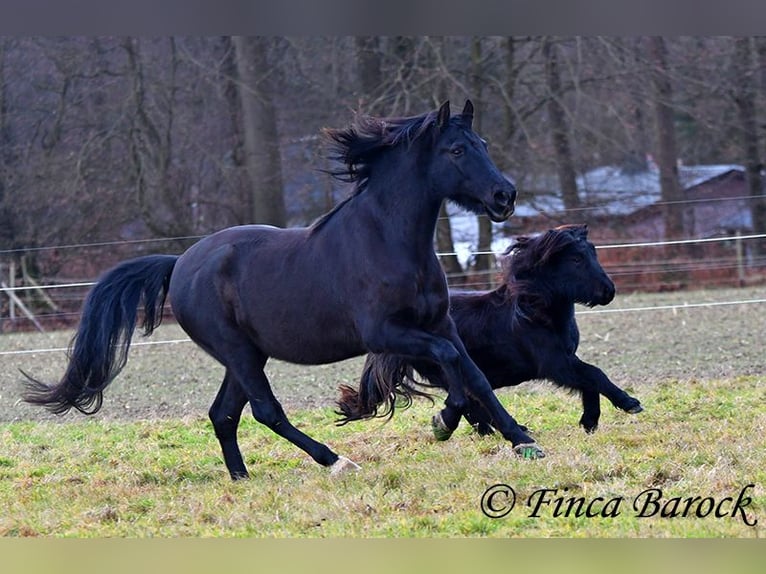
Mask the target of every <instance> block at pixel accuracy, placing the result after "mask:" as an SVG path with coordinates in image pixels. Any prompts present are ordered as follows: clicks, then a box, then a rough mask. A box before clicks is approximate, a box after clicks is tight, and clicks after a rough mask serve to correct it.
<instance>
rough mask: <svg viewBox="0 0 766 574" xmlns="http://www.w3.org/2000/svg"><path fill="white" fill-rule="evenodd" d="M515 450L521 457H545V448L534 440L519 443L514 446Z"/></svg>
mask: <svg viewBox="0 0 766 574" xmlns="http://www.w3.org/2000/svg"><path fill="white" fill-rule="evenodd" d="M513 452H515V453H516V454H517V455H518V456H520V457H521V458H526V459H537V458H545V452H543V449H541V448H540V447H539V446H537V445H536V444H535V443H533V442H532V443H522V444H517V445H516V446H514V447H513Z"/></svg>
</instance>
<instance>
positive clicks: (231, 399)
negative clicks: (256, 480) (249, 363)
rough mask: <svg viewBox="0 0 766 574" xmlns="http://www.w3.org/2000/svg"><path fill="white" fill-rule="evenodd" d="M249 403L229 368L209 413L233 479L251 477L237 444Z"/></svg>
mask: <svg viewBox="0 0 766 574" xmlns="http://www.w3.org/2000/svg"><path fill="white" fill-rule="evenodd" d="M246 404H247V396H246V395H245V393H244V391H243V390H242V387H240V385H239V384H237V383H236V382H232V380H231V377H230V376H229V372H228V370H227V371H226V376H225V377H224V379H223V384H222V385H221V388H220V389H219V391H218V395H217V396H216V397H215V401H213V405H212V406H211V407H210V411H209V415H210V420H211V422H212V423H213V429H214V430H215V436H216V437H217V438H218V442H219V443H220V444H221V450H222V451H223V460H224V463H225V464H226V468H227V469H228V471H229V474H230V475H231V478H232V480H240V479H243V478H249V475H248V473H247V468H246V467H245V463H244V461H243V460H242V452H241V451H240V450H239V445H238V444H237V427H238V426H239V419H240V416H241V415H242V409H243V408H244V407H245V405H246Z"/></svg>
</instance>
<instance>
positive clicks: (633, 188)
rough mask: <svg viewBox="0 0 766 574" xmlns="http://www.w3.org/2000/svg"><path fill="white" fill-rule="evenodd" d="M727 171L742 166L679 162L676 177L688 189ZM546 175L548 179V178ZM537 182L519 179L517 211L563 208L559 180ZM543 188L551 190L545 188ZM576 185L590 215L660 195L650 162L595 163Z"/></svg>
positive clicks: (619, 210) (626, 208)
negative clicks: (632, 166) (641, 165)
mask: <svg viewBox="0 0 766 574" xmlns="http://www.w3.org/2000/svg"><path fill="white" fill-rule="evenodd" d="M730 171H744V168H743V167H742V166H741V165H735V164H721V165H690V166H685V165H681V166H679V167H678V179H679V183H680V184H681V187H682V189H685V190H688V189H690V188H692V187H695V186H697V185H700V184H701V183H705V182H706V181H709V180H711V179H715V178H717V177H720V176H721V175H723V174H725V173H728V172H730ZM547 179H548V181H549V183H550V178H547ZM539 183H541V182H540V180H538V181H537V183H536V182H534V181H529V182H520V184H519V186H518V187H519V202H518V207H517V209H516V214H517V215H519V216H522V217H534V216H537V215H540V214H543V213H548V214H551V213H561V212H563V211H564V204H563V202H562V200H561V192H560V190H559V186H558V182H557V181H556V182H555V184H554V185H548V186H540V185H539ZM525 189H528V190H529V192H528V193H527V192H525ZM546 189H547V190H550V191H544V190H546ZM577 189H578V191H579V194H580V200H581V203H582V204H583V206H584V207H585V208H587V209H588V212H589V213H590V214H592V215H627V214H629V213H633V212H635V211H637V210H639V209H641V208H643V207H647V206H649V205H652V204H653V203H656V202H657V201H659V200H660V198H661V191H660V174H659V170H658V169H657V166H656V165H655V164H653V163H651V164H650V166H649V169H647V170H645V171H639V172H632V173H626V172H625V170H624V169H622V168H620V167H617V166H602V167H597V168H595V169H592V170H590V171H588V172H586V173H584V174H582V175H580V176H578V177H577Z"/></svg>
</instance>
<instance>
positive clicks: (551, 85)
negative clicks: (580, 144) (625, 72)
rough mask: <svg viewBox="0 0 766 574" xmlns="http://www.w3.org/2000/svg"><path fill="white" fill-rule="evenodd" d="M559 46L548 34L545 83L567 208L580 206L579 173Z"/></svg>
mask: <svg viewBox="0 0 766 574" xmlns="http://www.w3.org/2000/svg"><path fill="white" fill-rule="evenodd" d="M558 50H559V47H558V45H557V42H556V40H555V39H553V38H550V37H546V38H545V39H544V40H543V47H542V52H543V58H544V60H545V83H546V86H547V89H548V119H549V120H550V123H551V138H552V139H553V152H554V156H555V158H556V171H557V172H558V178H559V185H560V186H561V199H562V200H563V202H564V209H576V208H578V207H579V206H580V196H579V194H578V192H577V175H576V172H575V167H574V159H573V158H572V146H571V143H570V141H569V123H568V122H567V117H566V113H565V109H564V105H563V97H564V90H563V88H562V86H561V72H560V70H559V55H558Z"/></svg>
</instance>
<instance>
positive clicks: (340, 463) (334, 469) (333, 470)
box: [330, 456, 362, 476]
mask: <svg viewBox="0 0 766 574" xmlns="http://www.w3.org/2000/svg"><path fill="white" fill-rule="evenodd" d="M361 468H362V467H361V466H359V465H358V464H356V463H355V462H353V461H351V460H349V459H347V458H346V457H345V456H339V457H338V460H336V461H335V462H334V463H333V464H332V466H331V467H330V476H340V475H342V474H346V473H349V472H354V471H357V470H359V469H361Z"/></svg>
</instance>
